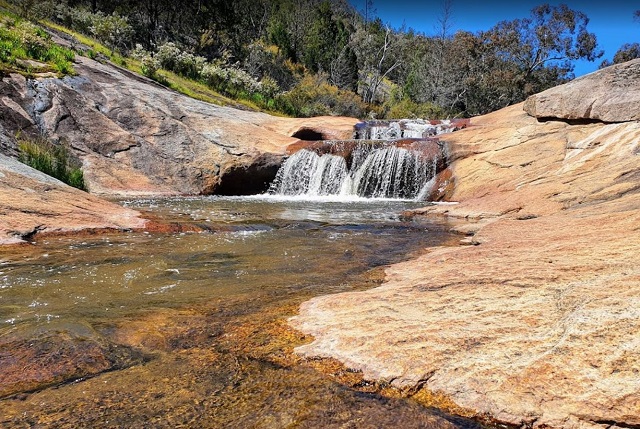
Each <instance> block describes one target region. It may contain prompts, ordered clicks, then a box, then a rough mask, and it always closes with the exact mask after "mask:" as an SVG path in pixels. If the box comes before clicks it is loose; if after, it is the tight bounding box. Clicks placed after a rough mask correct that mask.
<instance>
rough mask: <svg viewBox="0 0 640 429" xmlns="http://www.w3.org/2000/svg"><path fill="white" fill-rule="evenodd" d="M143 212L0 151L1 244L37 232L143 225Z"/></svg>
mask: <svg viewBox="0 0 640 429" xmlns="http://www.w3.org/2000/svg"><path fill="white" fill-rule="evenodd" d="M144 225H145V220H144V219H142V218H141V217H140V213H138V212H137V211H135V210H129V209H126V208H124V207H121V206H119V205H117V204H114V203H110V202H108V201H105V200H102V199H100V198H97V197H95V196H93V195H90V194H88V193H86V192H83V191H79V190H78V189H75V188H72V187H70V186H67V185H65V184H64V183H62V182H60V181H59V180H57V179H54V178H52V177H50V176H47V175H46V174H43V173H41V172H39V171H37V170H34V169H32V168H31V167H28V166H26V165H24V164H22V163H20V162H18V161H16V160H15V159H13V158H9V157H7V156H4V155H2V154H0V245H1V244H15V243H20V242H24V239H25V238H29V237H31V236H33V235H34V234H36V233H64V232H74V231H76V232H77V231H80V230H84V229H132V228H142V227H144Z"/></svg>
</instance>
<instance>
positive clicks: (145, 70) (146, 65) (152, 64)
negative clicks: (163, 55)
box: [140, 54, 159, 79]
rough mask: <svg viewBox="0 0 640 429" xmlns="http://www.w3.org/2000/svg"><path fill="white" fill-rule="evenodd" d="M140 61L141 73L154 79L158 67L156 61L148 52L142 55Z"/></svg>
mask: <svg viewBox="0 0 640 429" xmlns="http://www.w3.org/2000/svg"><path fill="white" fill-rule="evenodd" d="M140 62H141V66H140V67H141V69H142V74H143V75H145V76H147V77H150V78H151V79H155V78H156V72H157V71H158V68H159V67H158V66H159V64H158V61H157V60H156V59H155V58H154V57H153V56H151V55H150V54H147V55H145V56H144V57H142V59H141V60H140Z"/></svg>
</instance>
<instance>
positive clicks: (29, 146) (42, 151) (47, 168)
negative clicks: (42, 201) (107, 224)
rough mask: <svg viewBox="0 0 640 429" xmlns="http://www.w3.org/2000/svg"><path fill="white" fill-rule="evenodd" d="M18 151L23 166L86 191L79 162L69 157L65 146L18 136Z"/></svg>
mask: <svg viewBox="0 0 640 429" xmlns="http://www.w3.org/2000/svg"><path fill="white" fill-rule="evenodd" d="M18 150H19V157H18V159H19V160H20V161H21V162H23V163H24V164H27V165H28V166H30V167H32V168H35V169H36V170H39V171H41V172H43V173H44V174H47V175H49V176H51V177H55V178H56V179H58V180H60V181H62V182H64V183H66V184H68V185H70V186H73V187H74V188H78V189H81V190H86V186H85V183H84V175H83V173H82V169H81V168H80V162H79V161H78V160H77V159H74V158H73V157H72V156H71V155H70V153H69V150H68V149H67V147H66V145H65V144H63V143H61V144H57V145H54V144H52V143H50V142H49V141H47V140H46V139H44V138H39V139H35V140H29V139H23V138H21V137H20V136H18Z"/></svg>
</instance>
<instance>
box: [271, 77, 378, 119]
mask: <svg viewBox="0 0 640 429" xmlns="http://www.w3.org/2000/svg"><path fill="white" fill-rule="evenodd" d="M277 106H278V108H279V109H283V111H285V112H286V113H288V114H290V115H294V116H302V117H311V116H320V115H342V116H353V117H363V116H365V114H366V112H367V105H366V104H365V103H364V102H363V101H362V99H361V98H360V97H359V96H358V95H357V94H355V93H353V92H351V91H346V90H342V89H339V88H338V87H337V86H334V85H331V84H329V83H328V82H327V80H326V78H325V77H324V76H321V75H307V76H305V77H304V78H303V79H302V80H301V81H300V82H299V83H298V84H297V85H296V86H295V87H294V88H293V89H292V90H291V91H289V92H286V93H284V94H282V95H281V96H280V97H279V99H278V102H277Z"/></svg>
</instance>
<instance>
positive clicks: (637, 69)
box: [524, 59, 640, 122]
mask: <svg viewBox="0 0 640 429" xmlns="http://www.w3.org/2000/svg"><path fill="white" fill-rule="evenodd" d="M524 109H525V111H526V112H527V113H528V114H530V115H531V116H533V117H535V118H538V119H541V120H548V119H560V120H567V121H583V122H585V121H586V122H588V121H600V122H627V121H637V120H640V59H635V60H632V61H628V62H626V63H622V64H616V65H613V66H610V67H606V68H604V69H602V70H598V71H596V72H593V73H590V74H588V75H585V76H582V77H580V78H578V79H574V80H572V81H571V82H569V83H567V84H565V85H560V86H557V87H554V88H551V89H548V90H546V91H543V92H541V93H539V94H535V95H532V96H531V97H529V98H528V99H527V100H526V102H525V104H524Z"/></svg>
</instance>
